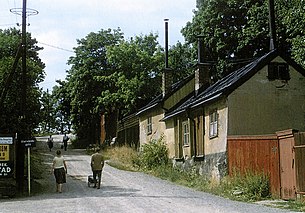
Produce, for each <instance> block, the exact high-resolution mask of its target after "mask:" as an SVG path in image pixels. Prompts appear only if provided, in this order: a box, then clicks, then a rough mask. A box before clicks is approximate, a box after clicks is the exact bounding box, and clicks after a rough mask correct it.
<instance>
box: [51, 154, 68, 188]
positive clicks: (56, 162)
mask: <svg viewBox="0 0 305 213" xmlns="http://www.w3.org/2000/svg"><path fill="white" fill-rule="evenodd" d="M52 170H53V173H54V176H55V179H56V192H59V193H61V192H62V184H63V183H66V174H67V172H68V170H67V165H66V161H65V159H64V157H63V156H62V155H61V151H60V150H57V151H56V156H55V157H54V159H53V164H52Z"/></svg>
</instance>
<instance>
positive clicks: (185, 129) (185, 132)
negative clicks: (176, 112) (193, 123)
mask: <svg viewBox="0 0 305 213" xmlns="http://www.w3.org/2000/svg"><path fill="white" fill-rule="evenodd" d="M181 125H182V144H183V146H189V145H190V125H189V122H188V120H187V121H183V122H182V123H181Z"/></svg>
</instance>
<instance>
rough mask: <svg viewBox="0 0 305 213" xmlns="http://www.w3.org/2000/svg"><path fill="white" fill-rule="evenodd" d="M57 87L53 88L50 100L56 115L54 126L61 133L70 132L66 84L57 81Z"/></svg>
mask: <svg viewBox="0 0 305 213" xmlns="http://www.w3.org/2000/svg"><path fill="white" fill-rule="evenodd" d="M56 82H57V83H58V84H59V85H56V86H54V87H53V91H52V99H53V100H54V109H55V114H56V116H55V117H56V124H57V127H59V130H60V132H61V133H67V132H71V121H70V116H71V95H70V92H69V88H68V86H67V85H68V82H66V81H61V80H57V81H56Z"/></svg>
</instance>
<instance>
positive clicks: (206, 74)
mask: <svg viewBox="0 0 305 213" xmlns="http://www.w3.org/2000/svg"><path fill="white" fill-rule="evenodd" d="M206 59H207V56H206V51H205V48H204V47H203V41H202V36H198V63H197V69H196V70H195V92H196V94H197V93H198V90H199V89H200V88H203V87H204V88H207V87H208V86H209V85H210V83H211V81H210V66H211V64H210V63H208V62H207V61H205V60H206Z"/></svg>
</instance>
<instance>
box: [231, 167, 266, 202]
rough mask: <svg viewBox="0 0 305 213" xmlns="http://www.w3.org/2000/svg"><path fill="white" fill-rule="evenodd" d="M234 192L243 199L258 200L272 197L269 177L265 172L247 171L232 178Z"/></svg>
mask: <svg viewBox="0 0 305 213" xmlns="http://www.w3.org/2000/svg"><path fill="white" fill-rule="evenodd" d="M230 185H231V187H232V190H231V191H232V194H233V195H235V196H236V197H237V198H238V197H239V198H240V199H241V200H248V201H257V200H262V199H265V198H268V197H270V182H269V177H268V176H267V175H265V174H263V173H260V174H254V173H252V172H246V174H244V175H240V174H236V175H234V177H232V178H230Z"/></svg>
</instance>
